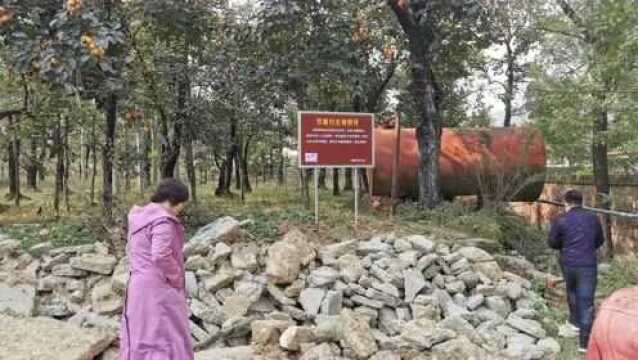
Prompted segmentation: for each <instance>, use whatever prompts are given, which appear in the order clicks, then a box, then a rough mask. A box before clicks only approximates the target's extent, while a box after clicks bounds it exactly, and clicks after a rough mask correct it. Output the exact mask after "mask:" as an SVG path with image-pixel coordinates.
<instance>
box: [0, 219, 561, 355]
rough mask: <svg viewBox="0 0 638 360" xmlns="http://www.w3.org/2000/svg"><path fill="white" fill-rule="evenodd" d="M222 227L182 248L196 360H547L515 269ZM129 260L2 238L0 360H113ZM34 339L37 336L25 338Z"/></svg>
mask: <svg viewBox="0 0 638 360" xmlns="http://www.w3.org/2000/svg"><path fill="white" fill-rule="evenodd" d="M243 224H244V223H240V222H238V221H237V220H235V219H233V218H230V217H225V218H220V219H218V220H217V221H215V222H214V223H212V224H210V225H208V226H206V227H204V228H202V229H200V231H199V232H198V233H197V234H196V235H195V236H194V237H193V238H192V239H191V240H190V241H189V242H188V243H187V245H186V247H185V254H186V256H187V259H186V268H187V274H186V287H187V292H188V302H189V305H190V310H191V312H192V316H191V328H192V336H193V339H194V342H195V344H196V347H197V349H198V353H197V359H200V360H208V359H210V360H213V359H215V360H221V359H235V360H237V359H303V360H312V359H316V360H319V359H321V360H324V359H326V360H327V359H377V360H378V359H383V360H393V359H397V360H398V359H464V360H465V359H551V358H552V357H553V355H554V354H556V353H558V352H559V351H560V346H559V345H558V343H557V342H556V340H555V339H553V338H551V337H548V336H547V333H546V331H545V329H544V327H543V325H542V320H543V319H541V318H540V315H539V314H538V312H537V311H536V310H535V303H534V301H535V300H534V294H533V292H532V291H531V289H532V283H531V281H530V280H532V279H538V280H539V281H547V280H548V279H550V278H551V275H548V274H545V273H542V272H540V271H538V270H536V269H534V266H533V265H532V264H530V263H529V262H526V261H525V260H522V259H519V258H514V257H509V256H502V255H500V256H499V255H491V254H490V253H488V252H487V251H485V250H482V249H480V248H478V247H474V246H465V245H463V244H457V245H454V246H452V247H450V246H449V245H446V244H444V243H440V242H437V241H434V240H433V239H429V238H427V237H425V236H421V235H412V236H405V237H403V236H395V235H394V234H379V235H376V236H374V237H372V238H368V239H356V240H347V241H343V242H340V243H336V244H333V245H327V246H320V247H316V246H313V244H311V243H310V242H309V241H308V239H307V238H306V236H305V235H304V234H303V233H302V232H301V231H299V230H292V231H290V232H288V233H287V234H286V235H285V236H284V237H283V238H282V239H281V240H280V241H278V242H276V243H274V244H267V245H266V244H264V245H262V244H259V243H257V242H255V241H254V240H253V239H252V237H251V236H250V235H249V234H247V233H246V232H245V231H244V230H243V227H242V225H243ZM126 269H127V262H126V258H120V259H118V258H117V257H116V256H114V255H112V254H110V252H109V249H108V248H106V247H105V246H104V245H102V244H100V243H96V244H92V245H82V246H75V247H66V248H57V249H52V248H51V246H50V244H47V243H43V244H39V245H36V246H34V247H33V248H31V249H29V251H26V252H25V251H22V249H21V244H20V243H19V242H18V241H16V240H13V239H9V238H6V237H2V236H0V314H2V315H0V358H1V359H16V360H17V359H64V360H73V359H100V360H106V359H109V360H110V359H117V331H118V328H119V316H120V313H121V311H122V307H123V303H122V293H123V291H124V289H125V287H126V282H127V270H126ZM35 334H47V336H45V337H42V336H36V335H35Z"/></svg>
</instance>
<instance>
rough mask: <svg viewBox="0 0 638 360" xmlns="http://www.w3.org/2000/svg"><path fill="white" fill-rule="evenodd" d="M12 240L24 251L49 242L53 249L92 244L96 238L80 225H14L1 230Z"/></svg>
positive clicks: (66, 223)
mask: <svg viewBox="0 0 638 360" xmlns="http://www.w3.org/2000/svg"><path fill="white" fill-rule="evenodd" d="M3 231H4V232H6V233H7V235H9V236H11V237H12V238H14V239H16V240H18V241H20V242H21V243H22V246H23V248H24V249H25V250H28V249H29V248H31V247H32V246H34V245H36V244H39V243H42V242H47V241H50V242H51V244H52V245H53V247H62V246H72V245H82V244H92V243H94V242H96V241H97V238H96V237H95V236H94V234H93V233H92V232H91V231H90V230H89V228H88V227H87V226H86V225H85V224H82V223H77V222H68V221H65V222H58V223H42V224H16V225H13V226H7V227H5V228H3Z"/></svg>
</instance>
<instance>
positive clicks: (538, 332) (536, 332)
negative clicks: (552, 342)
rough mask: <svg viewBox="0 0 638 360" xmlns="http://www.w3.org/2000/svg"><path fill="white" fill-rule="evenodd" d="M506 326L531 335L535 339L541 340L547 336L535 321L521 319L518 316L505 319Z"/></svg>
mask: <svg viewBox="0 0 638 360" xmlns="http://www.w3.org/2000/svg"><path fill="white" fill-rule="evenodd" d="M507 325H509V326H511V327H513V328H514V329H517V330H519V331H521V332H523V333H525V334H528V335H531V336H533V337H535V338H536V339H543V338H545V336H547V334H546V332H545V329H543V326H542V325H541V324H540V323H539V322H538V321H536V320H529V319H522V318H519V317H518V316H514V315H512V316H510V317H508V318H507Z"/></svg>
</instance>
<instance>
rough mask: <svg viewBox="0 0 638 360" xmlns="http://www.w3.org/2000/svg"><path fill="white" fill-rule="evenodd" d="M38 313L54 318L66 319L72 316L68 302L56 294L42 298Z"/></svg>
mask: <svg viewBox="0 0 638 360" xmlns="http://www.w3.org/2000/svg"><path fill="white" fill-rule="evenodd" d="M37 312H38V315H39V316H48V317H54V318H64V317H67V316H69V315H71V310H69V307H68V305H67V302H66V300H65V299H64V298H62V297H60V296H59V295H55V294H53V295H49V296H45V297H41V298H40V301H39V304H38V311H37Z"/></svg>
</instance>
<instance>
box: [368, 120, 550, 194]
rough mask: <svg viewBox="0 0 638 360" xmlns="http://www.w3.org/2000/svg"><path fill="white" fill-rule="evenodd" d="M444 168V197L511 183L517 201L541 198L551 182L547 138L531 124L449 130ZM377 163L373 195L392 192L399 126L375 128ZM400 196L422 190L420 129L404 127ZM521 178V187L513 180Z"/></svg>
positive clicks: (443, 151) (445, 133) (442, 158)
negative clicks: (547, 173) (419, 182)
mask: <svg viewBox="0 0 638 360" xmlns="http://www.w3.org/2000/svg"><path fill="white" fill-rule="evenodd" d="M441 140H442V142H441V144H442V145H441V155H440V171H441V187H442V193H443V196H444V198H446V199H448V200H451V199H453V198H454V197H456V196H469V195H478V194H479V193H480V189H481V188H486V185H484V184H491V185H497V186H509V187H510V188H511V189H507V190H508V191H510V196H511V198H509V199H507V200H509V201H513V202H531V201H535V200H537V199H538V197H539V196H540V194H541V192H542V191H543V186H544V182H545V167H546V165H545V164H546V153H545V141H544V139H543V136H542V134H541V133H540V131H539V130H537V129H534V128H530V127H519V128H492V129H463V130H461V129H444V130H443V135H442V139H441ZM375 142H376V150H375V168H374V169H372V170H371V171H370V172H371V174H369V175H371V176H370V178H371V180H372V181H371V191H372V195H373V196H390V191H391V186H392V160H393V153H394V148H395V130H394V129H387V128H377V129H375ZM400 145H401V149H400V160H399V172H398V183H399V196H401V197H413V198H415V197H416V196H417V194H418V187H417V174H418V168H419V159H420V156H419V151H418V149H419V148H418V143H417V139H416V131H415V129H402V131H401V144H400ZM514 182H516V183H517V185H516V186H512V184H513V183H514Z"/></svg>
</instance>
